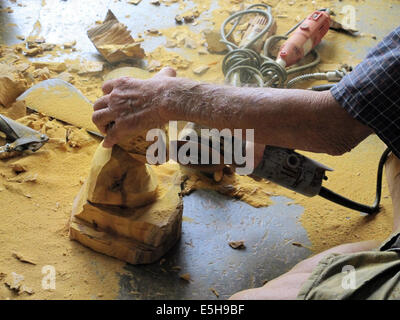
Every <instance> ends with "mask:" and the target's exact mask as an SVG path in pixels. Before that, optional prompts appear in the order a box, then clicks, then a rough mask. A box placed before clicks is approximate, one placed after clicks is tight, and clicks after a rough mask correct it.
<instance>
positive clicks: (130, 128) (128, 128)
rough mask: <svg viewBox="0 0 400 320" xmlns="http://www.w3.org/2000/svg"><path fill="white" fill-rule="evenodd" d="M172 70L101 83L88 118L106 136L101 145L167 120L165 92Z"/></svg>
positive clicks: (109, 145)
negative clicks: (150, 77)
mask: <svg viewBox="0 0 400 320" xmlns="http://www.w3.org/2000/svg"><path fill="white" fill-rule="evenodd" d="M175 76H176V72H175V70H173V69H172V68H164V69H163V70H161V71H160V72H159V73H158V74H156V75H155V76H154V77H153V78H152V79H149V80H137V79H134V78H130V77H122V78H118V79H115V80H109V81H107V82H105V83H104V85H103V87H102V89H103V92H104V96H103V97H101V98H100V99H99V100H97V101H96V102H95V104H94V106H93V108H94V113H93V116H92V120H93V122H94V124H95V125H96V126H97V127H98V128H99V130H100V132H101V133H102V134H104V135H105V136H106V137H105V139H104V142H103V146H104V147H105V148H111V147H112V146H113V145H114V144H116V143H118V142H120V141H121V140H122V139H123V138H124V137H127V136H129V135H131V134H132V133H133V132H138V131H141V130H146V129H152V128H157V127H159V126H160V125H162V124H164V123H165V122H167V121H168V119H167V116H166V113H167V111H166V106H165V103H164V99H163V97H164V95H165V92H166V91H167V90H168V89H169V88H171V86H173V85H174V84H173V83H172V82H173V81H171V80H172V79H175V80H177V79H176V78H175Z"/></svg>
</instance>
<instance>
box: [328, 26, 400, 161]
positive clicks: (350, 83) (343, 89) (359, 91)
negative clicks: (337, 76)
mask: <svg viewBox="0 0 400 320" xmlns="http://www.w3.org/2000/svg"><path fill="white" fill-rule="evenodd" d="M331 93H332V95H333V97H334V98H335V99H336V100H337V101H338V103H339V104H340V105H341V106H342V107H343V108H344V109H345V110H347V112H349V114H350V115H351V116H352V117H353V118H355V119H357V120H359V121H361V122H362V123H363V124H365V125H367V126H369V127H370V128H372V129H373V130H374V131H375V133H376V134H377V135H378V136H379V137H380V138H381V139H382V140H383V142H385V143H386V145H388V146H389V147H390V148H391V149H392V151H393V152H394V153H395V154H396V156H397V157H400V26H399V27H397V28H396V29H395V30H394V31H392V32H391V33H390V34H389V35H387V36H386V37H385V38H384V39H383V40H382V41H381V42H380V43H379V44H378V45H377V46H376V47H375V48H374V49H372V50H371V51H370V52H369V53H368V55H367V57H366V58H365V60H364V61H363V62H361V63H360V64H359V65H358V66H357V67H356V68H355V69H354V70H353V71H352V72H351V73H349V74H348V75H346V76H345V77H344V78H343V79H342V80H341V81H340V82H339V83H338V84H337V85H335V86H334V87H333V88H332V89H331Z"/></svg>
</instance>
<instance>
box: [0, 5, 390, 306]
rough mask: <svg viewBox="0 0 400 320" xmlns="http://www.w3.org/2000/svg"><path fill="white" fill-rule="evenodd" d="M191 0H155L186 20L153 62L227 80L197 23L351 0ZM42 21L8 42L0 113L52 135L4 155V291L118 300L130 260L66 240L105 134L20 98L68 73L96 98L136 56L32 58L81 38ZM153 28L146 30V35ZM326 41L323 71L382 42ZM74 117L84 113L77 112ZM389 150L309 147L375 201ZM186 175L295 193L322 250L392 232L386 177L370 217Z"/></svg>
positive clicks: (0, 190)
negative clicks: (60, 36) (58, 37)
mask: <svg viewBox="0 0 400 320" xmlns="http://www.w3.org/2000/svg"><path fill="white" fill-rule="evenodd" d="M137 2H138V3H139V2H140V1H137ZM193 2H194V3H195V4H196V7H195V8H187V2H185V1H183V0H162V1H160V6H157V8H160V10H161V8H162V6H165V5H171V4H174V3H179V6H180V9H181V11H182V15H181V16H182V17H183V23H182V24H177V25H174V26H173V27H171V28H169V29H163V30H160V33H161V34H162V35H163V36H164V37H165V45H164V46H161V47H158V48H157V49H155V50H154V51H153V52H148V53H147V58H146V62H147V66H148V70H150V71H157V70H159V69H161V68H162V67H163V66H166V65H172V66H173V67H175V68H176V69H177V70H178V75H179V76H185V77H190V78H194V79H198V80H203V81H211V82H215V83H222V82H223V75H222V72H221V62H222V59H223V55H218V54H214V53H211V52H210V51H209V50H208V47H209V44H208V43H207V38H206V34H207V32H198V31H197V30H194V29H192V27H196V26H197V25H201V24H202V23H207V24H208V27H207V28H210V27H209V26H210V25H211V28H212V29H214V30H219V26H220V25H221V23H222V21H223V20H224V19H225V18H226V17H228V15H229V14H231V13H232V12H234V11H237V10H239V9H241V8H243V7H245V6H247V5H249V4H251V3H258V2H267V3H269V4H270V5H272V6H273V14H274V16H275V17H276V19H277V23H278V31H277V33H278V34H282V33H284V32H286V31H287V30H288V29H289V28H290V27H291V26H293V25H294V24H295V23H297V22H298V21H300V19H301V18H302V17H303V16H304V15H305V14H307V13H309V12H310V11H311V10H313V9H315V8H320V7H333V9H334V10H335V9H339V8H341V6H342V5H343V4H344V2H343V3H342V2H333V1H299V0H298V1H278V0H276V1H260V0H259V1H240V0H219V1H218V4H219V6H218V7H217V9H213V10H212V11H211V14H209V13H210V12H208V10H209V8H210V6H211V2H212V1H211V0H207V1H204V0H195V1H193ZM289 2H290V3H289ZM360 2H362V1H360ZM345 4H353V5H357V4H359V1H345ZM139 5H140V4H139ZM6 9H7V11H6V12H8V14H12V11H13V10H12V9H8V8H6ZM338 12H340V10H338ZM207 13H208V14H207ZM303 13H304V14H303ZM184 17H189V18H186V19H184ZM177 21H178V20H177ZM371 23H376V21H372V22H371ZM173 24H175V22H173ZM35 28H36V31H35V30H34V31H35V32H36V33H33V34H36V36H30V37H26V39H25V37H21V40H22V42H21V43H19V44H17V45H12V46H5V45H1V46H0V84H1V86H0V113H2V114H5V115H7V116H10V117H12V118H14V119H19V121H20V122H22V123H24V124H26V125H28V126H30V127H32V128H34V129H35V130H39V131H41V132H44V133H46V134H47V135H48V136H49V137H50V138H51V140H50V142H49V143H47V144H46V145H45V146H44V147H43V148H42V149H40V151H38V152H37V153H35V154H32V155H29V156H24V157H16V158H12V159H8V160H0V201H1V208H2V209H1V223H0V245H1V248H2V250H1V252H0V299H6V298H7V299H8V298H11V299H15V298H22V299H24V298H29V299H88V298H91V299H101V298H104V299H112V298H116V297H117V296H118V290H119V289H118V285H119V277H118V273H123V266H124V263H122V262H120V261H117V260H115V259H112V258H109V257H106V256H103V255H101V254H97V253H95V252H93V251H91V250H89V249H87V248H85V247H83V246H81V245H80V244H78V243H76V242H72V241H70V240H69V239H68V221H69V217H70V213H71V206H72V202H73V199H74V197H75V196H76V194H77V193H78V191H79V189H80V188H81V185H82V184H83V182H84V180H85V178H86V177H87V175H88V172H89V169H90V162H91V160H92V156H93V153H94V151H95V150H96V148H97V145H98V143H99V140H97V139H96V138H94V137H93V136H90V135H89V134H87V133H86V132H85V131H83V130H80V129H77V128H75V127H73V126H69V125H66V124H63V123H61V122H59V121H56V120H53V119H49V118H48V117H45V116H43V115H38V114H30V112H29V111H28V112H27V111H26V108H25V106H24V105H21V104H15V103H14V101H15V98H16V97H17V96H18V95H19V94H20V93H21V92H23V91H24V90H25V89H26V88H28V87H30V86H32V85H33V84H35V83H37V82H39V81H42V80H44V79H48V78H61V79H64V80H66V81H67V82H70V83H71V84H73V85H74V86H76V87H77V88H78V89H80V90H81V91H82V92H83V94H84V95H85V96H86V97H87V98H88V99H89V100H90V101H91V102H94V101H95V100H96V99H97V98H99V97H100V96H101V95H102V92H101V84H102V82H103V76H104V75H105V74H107V72H108V71H110V70H112V69H114V68H117V67H123V66H131V64H127V63H119V64H116V65H109V64H107V63H105V62H102V61H87V60H82V59H65V60H64V61H63V62H53V61H52V62H48V63H43V62H42V63H38V62H36V63H33V62H32V60H31V57H35V58H43V57H45V58H46V59H47V58H48V57H50V58H51V57H60V56H62V55H68V53H71V52H74V51H75V43H68V44H50V43H46V41H45V39H42V38H40V22H38V23H37V24H36V25H35ZM154 35H155V34H154V33H148V34H147V35H145V36H144V37H153V36H154ZM325 39H326V40H327V41H326V42H325V43H324V45H323V46H321V47H320V48H319V51H320V53H321V59H322V62H321V64H320V65H319V67H318V68H317V69H321V70H331V69H335V68H336V67H337V66H339V65H341V64H342V63H347V64H352V65H355V64H356V63H357V62H359V59H357V58H356V54H355V52H354V51H353V52H349V51H348V50H347V49H346V44H347V43H349V42H353V43H354V46H355V47H365V46H367V47H372V46H373V45H374V44H375V43H376V40H374V39H372V37H370V36H364V37H360V38H355V39H353V38H349V37H348V36H346V35H343V34H338V33H335V32H330V33H328V35H327V36H326V38H325ZM378 40H379V39H378ZM50 58H49V60H51V59H50ZM317 83H318V82H315V84H317ZM304 86H305V87H308V86H309V83H304ZM2 88H11V89H12V90H9V89H7V90H6V91H5V90H4V89H2ZM49 103H51V101H49ZM53 103H54V102H53ZM27 113H28V115H26V114H27ZM76 116H77V117H79V114H77V115H76ZM2 143H3V141H2V140H1V138H0V144H2ZM383 149H384V145H383V143H381V142H380V141H379V140H378V138H377V137H375V136H373V137H370V138H369V139H367V140H366V141H365V142H363V143H362V144H361V145H360V146H359V147H357V149H356V150H355V151H354V152H352V153H350V154H347V155H344V156H342V157H329V156H324V155H315V154H312V155H311V154H306V155H308V156H311V157H312V158H314V159H315V160H318V161H320V162H322V163H324V164H326V165H328V166H330V167H332V168H334V169H335V172H333V173H330V174H329V181H328V183H327V184H326V185H327V186H328V187H329V188H331V189H332V190H334V191H336V192H339V193H341V194H344V195H347V196H349V197H351V198H352V199H354V200H357V201H360V202H363V203H370V202H372V200H373V198H374V189H375V172H376V167H377V162H378V159H379V156H380V152H381V151H383ZM158 170H160V168H158ZM161 170H162V169H161ZM185 173H186V175H187V177H188V179H187V180H186V184H185V193H190V192H192V191H193V190H196V189H201V188H207V189H213V190H216V191H218V192H221V193H223V194H226V195H229V196H232V197H234V198H236V199H240V200H242V201H246V202H247V203H249V204H250V205H252V206H255V207H262V206H268V205H271V204H272V203H273V200H271V199H270V197H271V196H276V195H282V196H286V197H289V198H291V199H293V204H294V203H297V204H300V205H301V206H303V207H304V214H303V215H302V217H301V223H302V225H303V226H304V227H305V229H306V230H307V232H308V236H309V238H310V240H311V242H312V249H313V251H314V252H320V251H322V250H324V249H327V248H329V247H332V246H334V245H337V244H341V243H345V242H354V241H361V240H368V239H384V238H385V237H386V236H387V235H388V234H389V233H390V231H391V226H392V208H391V202H390V198H389V197H388V190H387V187H386V184H385V185H384V190H383V196H384V197H383V201H382V205H383V210H382V212H381V213H379V215H377V216H376V217H374V218H365V217H363V216H361V215H360V214H359V213H357V212H353V211H350V210H347V209H344V208H340V207H339V206H337V205H335V204H331V203H328V202H327V201H325V200H323V199H319V198H312V199H307V198H304V197H301V196H298V195H296V194H295V193H293V192H291V191H288V190H286V189H283V188H280V187H278V186H276V185H274V184H273V183H269V182H268V181H265V180H260V181H254V180H252V179H251V178H249V177H242V176H237V175H225V176H224V178H223V180H222V182H221V183H215V182H213V181H212V180H211V179H209V178H207V177H205V176H202V175H200V174H197V173H195V172H192V171H189V170H185ZM243 214H244V215H245V212H244V213H243ZM228 249H229V248H228ZM228 249H227V250H228ZM26 261H31V262H34V263H29V262H26ZM47 265H50V266H54V267H55V270H56V277H57V282H56V283H57V287H56V289H54V290H45V289H43V287H42V279H43V277H44V274H42V271H43V270H42V268H43V267H44V266H47ZM3 284H4V285H3Z"/></svg>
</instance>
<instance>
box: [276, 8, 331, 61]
mask: <svg viewBox="0 0 400 320" xmlns="http://www.w3.org/2000/svg"><path fill="white" fill-rule="evenodd" d="M330 25H331V17H330V15H329V13H328V12H327V11H315V12H313V13H312V14H310V15H309V16H308V17H307V18H306V19H304V21H303V22H302V23H301V24H300V25H299V26H298V27H297V29H296V30H295V31H294V32H293V33H292V35H291V36H290V38H289V39H288V40H287V41H286V42H285V43H284V44H283V45H282V47H281V49H280V51H279V54H278V57H277V60H276V62H277V63H279V64H280V65H281V66H282V67H283V68H286V67H289V66H291V65H293V64H295V63H297V62H299V61H300V60H301V59H303V58H304V57H305V56H306V55H307V54H308V53H309V52H310V51H311V50H312V49H314V48H315V47H316V46H317V45H318V44H319V43H320V42H321V40H322V38H323V37H324V36H325V34H326V33H327V32H328V30H329V27H330Z"/></svg>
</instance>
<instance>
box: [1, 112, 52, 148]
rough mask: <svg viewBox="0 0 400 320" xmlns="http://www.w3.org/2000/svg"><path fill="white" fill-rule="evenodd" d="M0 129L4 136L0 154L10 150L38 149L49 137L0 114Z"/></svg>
mask: <svg viewBox="0 0 400 320" xmlns="http://www.w3.org/2000/svg"><path fill="white" fill-rule="evenodd" d="M0 131H1V132H3V133H4V134H5V136H6V142H7V143H6V144H5V145H4V146H0V155H6V154H7V153H12V152H24V151H28V150H29V151H32V152H35V151H37V150H39V149H40V148H41V147H42V146H43V145H44V144H45V143H46V142H47V141H48V140H49V138H48V137H47V136H46V135H45V134H43V133H40V132H38V131H36V130H33V129H31V128H29V127H27V126H24V125H23V124H21V123H18V122H16V121H14V120H12V119H10V118H7V117H6V116H3V115H0Z"/></svg>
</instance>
